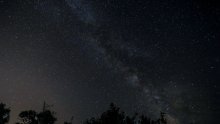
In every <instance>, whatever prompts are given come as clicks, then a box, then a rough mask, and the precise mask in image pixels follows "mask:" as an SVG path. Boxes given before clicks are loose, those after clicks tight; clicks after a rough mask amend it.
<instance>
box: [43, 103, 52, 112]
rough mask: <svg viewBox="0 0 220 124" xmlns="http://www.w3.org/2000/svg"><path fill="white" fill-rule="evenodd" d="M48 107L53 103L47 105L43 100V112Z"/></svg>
mask: <svg viewBox="0 0 220 124" xmlns="http://www.w3.org/2000/svg"><path fill="white" fill-rule="evenodd" d="M50 107H53V105H48V104H47V103H46V102H45V101H44V103H43V112H45V111H46V110H47V109H49V108H50Z"/></svg>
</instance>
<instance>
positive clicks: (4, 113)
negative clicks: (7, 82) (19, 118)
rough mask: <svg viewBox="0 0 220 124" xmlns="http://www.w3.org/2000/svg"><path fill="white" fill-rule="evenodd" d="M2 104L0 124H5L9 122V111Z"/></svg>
mask: <svg viewBox="0 0 220 124" xmlns="http://www.w3.org/2000/svg"><path fill="white" fill-rule="evenodd" d="M5 106H6V105H5V104H4V103H0V124H5V123H7V122H8V121H9V118H10V115H9V114H10V109H9V108H5Z"/></svg>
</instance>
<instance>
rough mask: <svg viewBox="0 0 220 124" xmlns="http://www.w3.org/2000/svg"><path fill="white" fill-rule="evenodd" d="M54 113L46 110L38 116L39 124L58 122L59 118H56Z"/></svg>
mask: <svg viewBox="0 0 220 124" xmlns="http://www.w3.org/2000/svg"><path fill="white" fill-rule="evenodd" d="M54 114H55V113H54V112H51V111H50V110H45V111H43V112H40V113H39V114H38V121H39V124H54V123H55V121H57V118H56V117H55V116H54Z"/></svg>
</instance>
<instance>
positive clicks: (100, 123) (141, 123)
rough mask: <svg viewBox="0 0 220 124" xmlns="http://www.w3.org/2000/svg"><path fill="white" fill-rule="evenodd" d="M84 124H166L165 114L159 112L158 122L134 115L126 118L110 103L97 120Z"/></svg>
mask: <svg viewBox="0 0 220 124" xmlns="http://www.w3.org/2000/svg"><path fill="white" fill-rule="evenodd" d="M85 124H167V121H166V118H165V113H163V112H161V116H160V118H159V119H158V120H156V121H154V120H152V119H151V118H149V117H147V116H145V115H143V114H142V115H140V116H138V113H135V114H134V116H132V117H129V116H126V115H125V113H124V112H123V111H120V108H119V107H117V106H116V105H115V104H113V103H111V104H110V108H109V109H108V110H107V111H105V112H104V113H103V114H102V115H101V116H100V117H99V118H94V117H92V118H91V119H88V120H87V121H86V122H85Z"/></svg>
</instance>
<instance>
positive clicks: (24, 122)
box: [17, 110, 38, 124]
mask: <svg viewBox="0 0 220 124" xmlns="http://www.w3.org/2000/svg"><path fill="white" fill-rule="evenodd" d="M19 120H21V124H37V122H38V120H37V113H36V112H35V111H33V110H28V111H22V112H21V113H20V114H19ZM17 124H18V123H17Z"/></svg>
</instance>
